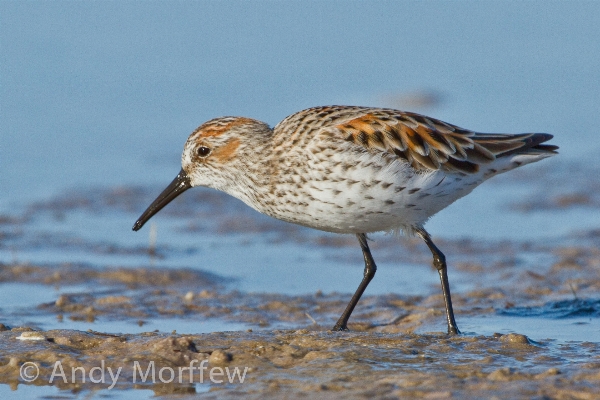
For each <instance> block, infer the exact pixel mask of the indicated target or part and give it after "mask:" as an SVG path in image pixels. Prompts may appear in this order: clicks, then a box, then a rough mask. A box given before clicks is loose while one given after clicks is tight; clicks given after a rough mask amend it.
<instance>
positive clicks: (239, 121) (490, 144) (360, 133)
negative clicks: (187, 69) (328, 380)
mask: <svg viewBox="0 0 600 400" xmlns="http://www.w3.org/2000/svg"><path fill="white" fill-rule="evenodd" d="M551 138H552V135H549V134H546V133H523V134H484V133H477V132H473V131H470V130H466V129H463V128H459V127H458V126H455V125H451V124H448V123H446V122H443V121H440V120H437V119H434V118H430V117H426V116H423V115H419V114H415V113H411V112H404V111H398V110H393V109H387V108H369V107H353V106H325V107H315V108H309V109H306V110H303V111H300V112H298V113H295V114H292V115H290V116H289V117H287V118H286V119H284V120H283V121H281V122H280V123H279V124H277V126H275V128H270V127H269V126H268V125H267V124H265V123H264V122H260V121H257V120H254V119H250V118H243V117H221V118H216V119H212V120H210V121H208V122H205V123H204V124H202V125H201V126H200V127H199V128H198V129H196V130H195V131H194V132H193V133H192V134H191V135H190V136H189V138H188V140H187V142H186V143H185V146H184V149H183V154H182V156H181V164H182V169H181V171H180V172H179V174H178V175H177V177H176V178H175V179H174V180H173V181H172V182H171V183H170V184H169V186H168V187H167V188H166V189H165V190H164V191H163V192H162V193H161V194H160V195H159V196H158V197H157V198H156V200H154V202H153V203H152V204H151V205H150V206H149V207H148V209H147V210H146V211H144V213H143V214H142V215H141V216H140V218H139V219H138V220H137V221H136V223H135V224H134V226H133V230H135V231H137V230H139V229H140V228H141V227H142V226H143V225H144V223H146V221H148V220H149V219H150V218H151V217H152V216H153V215H154V214H156V213H157V212H158V211H160V210H161V209H162V208H163V207H164V206H165V205H167V204H168V203H169V202H170V201H171V200H173V199H174V198H175V197H177V196H179V195H180V194H181V193H183V192H185V191H186V190H187V189H189V188H191V187H195V186H206V187H210V188H214V189H217V190H221V191H223V192H225V193H228V194H230V195H232V196H234V197H237V198H238V199H240V200H242V201H243V202H245V203H246V204H247V205H249V206H250V207H252V208H254V209H255V210H257V211H259V212H261V213H263V214H266V215H269V216H271V217H274V218H277V219H280V220H283V221H287V222H292V223H295V224H300V225H304V226H307V227H310V228H315V229H320V230H323V231H328V232H336V233H353V234H355V235H356V236H357V238H358V242H359V244H360V247H361V249H362V252H363V256H364V261H365V269H364V275H363V279H362V281H361V283H360V285H359V286H358V289H357V290H356V292H355V293H354V296H352V299H351V300H350V302H349V304H348V306H347V307H346V309H345V310H344V312H343V313H342V315H341V317H340V318H339V320H338V321H337V323H336V324H335V326H334V327H333V330H334V331H341V330H347V329H348V328H347V323H348V319H349V318H350V315H351V314H352V311H353V310H354V307H355V306H356V304H357V303H358V301H359V299H360V297H361V295H362V294H363V292H364V291H365V289H366V288H367V285H368V284H369V282H370V281H371V279H373V277H374V276H375V271H376V270H377V267H376V265H375V261H374V260H373V257H372V255H371V251H370V250H369V245H368V243H367V234H368V233H371V232H378V231H394V230H398V231H402V232H404V233H405V234H408V235H417V236H419V237H420V238H421V239H423V240H424V241H425V244H426V245H427V247H429V250H430V251H431V253H432V255H433V265H434V266H435V268H436V269H437V270H438V273H439V276H440V280H441V284H442V293H443V297H444V302H445V306H446V320H447V323H448V333H451V334H457V333H460V331H459V329H458V326H457V325H456V321H455V319H454V312H453V311H452V300H451V297H450V286H449V283H448V275H447V272H446V269H447V267H446V258H445V256H444V254H443V253H442V252H441V251H440V250H439V249H438V248H437V247H436V245H435V244H434V243H433V241H432V240H431V237H430V236H429V234H428V233H427V231H426V230H425V229H424V227H423V225H424V224H425V222H426V221H427V220H428V219H429V217H431V216H432V215H434V214H435V213H437V212H438V211H440V210H442V209H443V208H445V207H447V206H448V205H450V204H451V203H453V202H454V201H456V200H457V199H459V198H461V197H463V196H465V195H466V194H468V193H470V192H471V191H472V190H473V189H474V188H475V187H476V186H478V185H479V184H480V183H482V182H483V181H485V180H486V179H489V178H491V177H492V176H494V175H498V174H501V173H503V172H506V171H508V170H511V169H514V168H517V167H520V166H522V165H525V164H529V163H531V162H535V161H538V160H541V159H543V158H546V157H549V156H552V155H554V154H557V153H556V150H557V149H558V147H557V146H553V145H547V144H542V143H544V142H546V141H548V140H550V139H551Z"/></svg>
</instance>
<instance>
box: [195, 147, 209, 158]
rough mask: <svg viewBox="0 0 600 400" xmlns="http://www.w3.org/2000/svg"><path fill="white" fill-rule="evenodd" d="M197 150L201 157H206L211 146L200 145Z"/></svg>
mask: <svg viewBox="0 0 600 400" xmlns="http://www.w3.org/2000/svg"><path fill="white" fill-rule="evenodd" d="M197 152H198V155H199V156H200V157H206V156H208V155H209V154H210V148H208V147H205V146H200V147H198V150H197Z"/></svg>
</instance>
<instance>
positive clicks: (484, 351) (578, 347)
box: [0, 328, 600, 399]
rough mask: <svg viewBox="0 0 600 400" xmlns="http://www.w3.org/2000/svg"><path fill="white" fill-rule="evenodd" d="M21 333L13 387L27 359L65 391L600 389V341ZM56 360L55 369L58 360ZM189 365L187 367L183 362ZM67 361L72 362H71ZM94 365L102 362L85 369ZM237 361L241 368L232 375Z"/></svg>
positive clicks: (4, 337)
mask: <svg viewBox="0 0 600 400" xmlns="http://www.w3.org/2000/svg"><path fill="white" fill-rule="evenodd" d="M26 334H29V337H33V336H34V335H33V334H32V333H31V331H29V330H27V329H26V328H22V329H13V330H10V331H4V332H0V343H1V346H2V352H3V358H4V361H3V365H0V377H1V379H2V381H3V382H4V383H7V384H9V385H12V386H13V387H16V386H17V385H18V384H19V380H20V378H19V366H20V365H22V363H23V362H25V361H28V362H34V363H36V365H37V366H38V368H39V370H38V372H39V376H38V378H37V379H36V381H35V383H34V384H47V382H49V381H50V380H51V379H53V381H54V383H55V384H56V385H57V386H58V387H59V388H61V389H64V390H71V391H81V390H86V389H87V390H91V391H94V390H103V389H104V390H107V389H108V387H110V386H111V385H113V384H114V385H113V386H112V388H111V389H112V390H124V389H128V388H133V387H135V388H137V389H151V390H152V391H154V393H155V394H156V395H170V394H178V395H181V394H190V395H191V394H194V393H196V392H204V396H205V397H207V398H234V397H238V396H240V395H243V396H244V397H246V398H257V399H258V398H265V397H285V398H306V397H307V396H308V397H313V398H314V397H319V398H340V397H344V398H373V397H377V398H388V397H389V398H394V397H402V398H404V397H416V398H465V399H476V398H491V397H494V396H498V398H553V399H573V398H576V399H593V398H598V396H599V395H600V389H599V388H600V370H599V366H600V358H599V356H598V354H599V350H600V345H599V344H597V343H576V344H562V345H560V344H558V345H557V344H553V343H552V342H532V341H531V340H529V339H528V338H527V337H526V336H523V335H518V334H507V335H494V336H489V337H484V336H455V337H447V336H446V335H444V334H421V335H417V334H406V333H404V334H386V333H374V332H369V333H365V332H340V333H332V332H327V331H312V330H309V329H300V330H272V331H264V332H221V333H210V334H204V335H173V334H161V333H147V334H140V335H126V334H120V335H108V334H103V333H98V332H78V331H72V330H54V331H42V332H37V333H36V334H35V337H36V338H37V339H38V340H18V339H16V337H22V336H25V335H26ZM582 356H584V357H585V358H587V360H585V361H582V360H581V358H582ZM59 361H60V364H59V365H61V367H62V369H60V368H57V367H56V365H57V363H58V362H59ZM152 362H154V363H153V364H151V363H152ZM190 365H191V366H192V367H193V369H191V370H190V369H186V368H189V367H190ZM74 368H79V369H78V370H75V372H73V369H74ZM93 368H97V370H95V371H94V372H92V374H91V375H90V372H89V371H92V369H93ZM109 368H110V371H109ZM119 368H121V370H120V374H119V375H118V379H116V377H117V374H116V371H118V370H119ZM226 368H227V369H226ZM235 368H238V371H239V372H238V375H236V376H235V377H234V379H231V383H230V379H229V377H230V376H231V375H232V374H233V373H234V372H232V371H235ZM201 369H202V372H201ZM103 370H104V371H105V372H104V373H105V374H106V376H107V377H108V376H109V374H110V373H111V372H112V375H110V376H111V377H115V379H110V378H107V379H106V383H99V384H93V383H90V380H91V379H95V380H96V381H98V380H100V379H101V377H102V371H103ZM190 371H191V375H190ZM211 373H212V374H213V375H212V376H211V375H210V374H211ZM73 374H75V378H76V379H75V382H74V381H72V378H73V376H74V375H73ZM227 374H229V375H227ZM153 375H154V381H153V378H152V376H153ZM143 378H146V381H145V382H144V381H143ZM180 379H181V382H182V383H178V381H179V380H180ZM171 380H174V381H175V382H170V381H171ZM201 380H202V382H201ZM84 381H85V382H84ZM134 381H135V382H134ZM190 381H191V382H192V383H190Z"/></svg>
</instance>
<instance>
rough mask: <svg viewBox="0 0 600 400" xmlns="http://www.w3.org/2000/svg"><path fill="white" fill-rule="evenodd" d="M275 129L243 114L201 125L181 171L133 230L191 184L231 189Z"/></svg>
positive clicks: (188, 143)
mask: <svg viewBox="0 0 600 400" xmlns="http://www.w3.org/2000/svg"><path fill="white" fill-rule="evenodd" d="M271 133H272V130H271V128H269V126H268V125H267V124H265V123H263V122H260V121H257V120H254V119H250V118H243V117H220V118H215V119H212V120H210V121H207V122H205V123H204V124H202V125H200V127H198V129H196V130H195V131H194V132H192V134H191V135H190V137H189V138H188V140H187V141H186V143H185V146H184V147H183V153H182V155H181V171H179V174H178V175H177V176H176V177H175V179H173V181H172V182H171V183H170V184H169V186H167V188H166V189H165V190H163V192H162V193H161V194H160V195H159V196H158V197H157V198H156V200H154V201H153V202H152V204H150V206H149V207H148V208H147V209H146V211H144V213H143V214H142V215H141V216H140V218H139V219H138V220H137V221H136V222H135V224H134V225H133V230H134V231H137V230H139V229H140V228H141V227H142V226H143V225H144V224H145V223H146V222H147V221H148V220H149V219H150V218H151V217H152V216H153V215H154V214H156V213H157V212H159V211H160V210H161V209H162V208H163V207H164V206H166V205H167V204H168V203H170V202H171V201H172V200H173V199H175V198H176V197H177V196H179V195H180V194H181V193H183V192H185V191H186V190H187V189H189V188H192V187H195V186H207V187H211V188H215V189H219V190H222V191H225V192H228V191H229V190H228V189H229V188H232V187H235V185H236V183H237V182H238V179H239V178H240V177H241V176H243V175H244V174H247V173H248V166H249V165H252V164H253V163H252V160H253V159H254V158H255V157H256V155H257V152H259V151H260V149H261V148H262V147H263V146H264V144H265V143H266V142H267V141H268V140H269V138H270V136H271ZM254 164H258V163H257V162H256V163H254ZM255 166H256V167H260V166H258V165H255Z"/></svg>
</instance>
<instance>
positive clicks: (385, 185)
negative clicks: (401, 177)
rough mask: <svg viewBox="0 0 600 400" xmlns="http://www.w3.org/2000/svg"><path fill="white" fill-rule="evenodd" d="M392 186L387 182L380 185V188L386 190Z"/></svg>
mask: <svg viewBox="0 0 600 400" xmlns="http://www.w3.org/2000/svg"><path fill="white" fill-rule="evenodd" d="M392 185H393V183H389V182H383V183H382V184H381V187H382V188H384V189H387V188H389V187H390V186H392Z"/></svg>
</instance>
